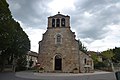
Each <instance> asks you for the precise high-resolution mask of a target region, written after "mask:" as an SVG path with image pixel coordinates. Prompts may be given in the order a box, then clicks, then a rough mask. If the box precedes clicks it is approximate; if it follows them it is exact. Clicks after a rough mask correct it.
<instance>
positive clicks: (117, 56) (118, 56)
mask: <svg viewBox="0 0 120 80" xmlns="http://www.w3.org/2000/svg"><path fill="white" fill-rule="evenodd" d="M113 53H114V59H113V61H114V62H115V63H119V62H120V48H118V47H115V48H114V49H113Z"/></svg>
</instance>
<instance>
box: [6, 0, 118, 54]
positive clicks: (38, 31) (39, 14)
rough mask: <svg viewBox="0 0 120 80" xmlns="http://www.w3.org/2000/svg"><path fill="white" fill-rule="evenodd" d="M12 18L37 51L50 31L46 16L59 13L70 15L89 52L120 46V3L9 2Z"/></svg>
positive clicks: (87, 0)
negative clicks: (43, 36) (47, 31)
mask: <svg viewBox="0 0 120 80" xmlns="http://www.w3.org/2000/svg"><path fill="white" fill-rule="evenodd" d="M7 2H8V3H9V8H10V10H11V12H12V15H13V17H14V18H15V19H16V20H17V21H19V23H20V24H21V27H22V28H23V29H24V31H25V32H26V33H27V34H28V36H29V38H30V40H31V50H32V51H35V52H38V41H40V40H41V39H42V34H43V33H44V32H45V30H46V29H47V17H49V16H53V15H55V14H57V13H58V11H60V13H61V14H64V15H69V16H70V19H71V29H72V31H74V32H75V33H76V39H80V40H81V41H82V43H83V44H84V45H85V46H86V47H87V49H88V50H92V51H103V50H107V49H108V48H114V47H115V46H116V47H119V46H120V0H7Z"/></svg>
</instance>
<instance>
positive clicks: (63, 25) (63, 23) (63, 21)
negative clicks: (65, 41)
mask: <svg viewBox="0 0 120 80" xmlns="http://www.w3.org/2000/svg"><path fill="white" fill-rule="evenodd" d="M61 26H62V27H65V18H62V19H61Z"/></svg>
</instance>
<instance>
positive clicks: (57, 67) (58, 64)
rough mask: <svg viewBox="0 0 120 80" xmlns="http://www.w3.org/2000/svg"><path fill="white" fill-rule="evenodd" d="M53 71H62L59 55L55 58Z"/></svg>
mask: <svg viewBox="0 0 120 80" xmlns="http://www.w3.org/2000/svg"><path fill="white" fill-rule="evenodd" d="M55 70H62V58H61V56H60V55H56V56H55Z"/></svg>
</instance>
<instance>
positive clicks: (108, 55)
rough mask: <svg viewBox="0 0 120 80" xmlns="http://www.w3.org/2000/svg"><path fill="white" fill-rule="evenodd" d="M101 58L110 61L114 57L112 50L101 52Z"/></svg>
mask: <svg viewBox="0 0 120 80" xmlns="http://www.w3.org/2000/svg"><path fill="white" fill-rule="evenodd" d="M102 56H103V58H105V59H109V60H112V58H113V56H114V53H113V50H112V49H110V50H107V51H103V52H102Z"/></svg>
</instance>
